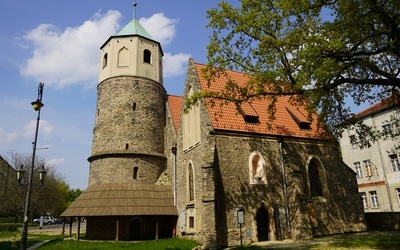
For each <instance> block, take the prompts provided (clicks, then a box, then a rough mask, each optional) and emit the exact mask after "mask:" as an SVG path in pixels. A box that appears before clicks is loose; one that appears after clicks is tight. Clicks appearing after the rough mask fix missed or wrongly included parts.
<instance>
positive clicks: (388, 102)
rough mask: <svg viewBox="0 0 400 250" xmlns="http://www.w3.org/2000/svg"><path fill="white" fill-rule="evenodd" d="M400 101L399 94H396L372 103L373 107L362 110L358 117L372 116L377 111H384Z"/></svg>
mask: <svg viewBox="0 0 400 250" xmlns="http://www.w3.org/2000/svg"><path fill="white" fill-rule="evenodd" d="M399 103H400V101H399V96H398V95H397V96H395V97H389V98H387V99H385V100H383V101H381V102H378V103H377V104H375V105H372V106H371V107H369V108H367V109H364V110H363V111H361V112H360V113H358V114H356V118H358V119H362V118H364V117H367V116H371V115H374V114H376V113H379V112H381V111H384V110H386V109H389V108H391V107H393V106H395V105H397V106H398V105H399Z"/></svg>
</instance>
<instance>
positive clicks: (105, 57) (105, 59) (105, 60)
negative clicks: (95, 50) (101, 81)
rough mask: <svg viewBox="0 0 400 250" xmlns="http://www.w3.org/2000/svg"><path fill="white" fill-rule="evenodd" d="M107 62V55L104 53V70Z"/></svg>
mask: <svg viewBox="0 0 400 250" xmlns="http://www.w3.org/2000/svg"><path fill="white" fill-rule="evenodd" d="M107 60H108V54H107V53H105V54H104V56H103V68H104V67H105V66H107Z"/></svg>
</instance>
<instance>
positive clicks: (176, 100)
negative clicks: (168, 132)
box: [168, 95, 183, 131]
mask: <svg viewBox="0 0 400 250" xmlns="http://www.w3.org/2000/svg"><path fill="white" fill-rule="evenodd" d="M182 103H183V97H182V96H175V95H168V104H169V109H170V110H171V116H172V122H173V123H174V127H175V131H178V128H179V120H180V113H181V108H182Z"/></svg>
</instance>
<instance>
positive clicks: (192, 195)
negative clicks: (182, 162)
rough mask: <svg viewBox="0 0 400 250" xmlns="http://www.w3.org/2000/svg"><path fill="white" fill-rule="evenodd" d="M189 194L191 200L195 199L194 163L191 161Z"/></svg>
mask: <svg viewBox="0 0 400 250" xmlns="http://www.w3.org/2000/svg"><path fill="white" fill-rule="evenodd" d="M188 195H189V201H193V200H194V173H193V165H192V164H191V163H189V167H188Z"/></svg>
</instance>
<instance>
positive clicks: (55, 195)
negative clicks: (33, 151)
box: [1, 151, 69, 219]
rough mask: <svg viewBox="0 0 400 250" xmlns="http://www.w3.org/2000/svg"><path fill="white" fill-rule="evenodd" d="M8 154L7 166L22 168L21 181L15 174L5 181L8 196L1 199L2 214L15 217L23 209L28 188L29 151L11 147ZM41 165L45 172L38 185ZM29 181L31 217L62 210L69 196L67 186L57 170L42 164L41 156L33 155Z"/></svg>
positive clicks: (54, 214)
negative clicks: (32, 169) (44, 176)
mask: <svg viewBox="0 0 400 250" xmlns="http://www.w3.org/2000/svg"><path fill="white" fill-rule="evenodd" d="M9 156H10V159H9V160H7V162H8V163H9V164H10V165H11V166H14V168H20V167H21V166H22V167H23V168H24V169H25V170H26V173H25V175H26V176H25V180H24V181H25V183H24V184H23V185H21V186H19V185H18V181H17V179H16V176H15V178H14V179H13V180H14V181H13V182H11V183H9V187H10V189H9V192H8V196H7V197H5V198H4V201H2V202H3V206H2V207H1V209H2V214H5V215H9V216H14V217H15V218H16V219H17V218H18V217H19V216H22V215H23V213H24V208H25V199H26V193H27V188H28V187H27V185H26V184H27V183H26V180H27V178H28V175H29V173H28V172H29V168H30V166H31V165H30V164H31V155H30V154H21V153H16V152H13V151H12V152H10V153H9ZM43 165H45V168H46V171H47V175H46V179H45V181H44V184H43V186H40V180H39V175H38V171H39V169H40V168H41V166H43ZM32 185H33V188H32V195H31V200H30V211H29V214H30V215H31V216H32V217H36V216H41V215H47V214H48V213H50V214H51V215H53V216H58V215H59V214H61V213H62V212H63V211H64V210H65V208H66V207H67V201H68V199H69V196H68V192H69V186H68V184H66V183H65V181H64V179H63V177H62V176H60V175H59V174H58V173H57V171H56V170H55V168H54V166H52V165H49V164H45V160H44V159H43V158H41V157H36V159H35V165H34V175H33V182H32ZM31 219H33V218H31Z"/></svg>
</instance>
